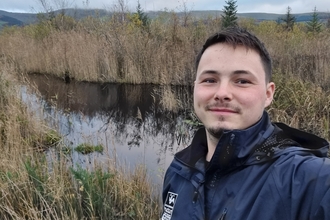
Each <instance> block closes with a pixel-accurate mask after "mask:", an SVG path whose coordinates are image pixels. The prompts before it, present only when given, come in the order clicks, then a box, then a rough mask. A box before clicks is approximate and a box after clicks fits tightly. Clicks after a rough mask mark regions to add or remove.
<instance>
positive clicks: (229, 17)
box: [221, 0, 237, 28]
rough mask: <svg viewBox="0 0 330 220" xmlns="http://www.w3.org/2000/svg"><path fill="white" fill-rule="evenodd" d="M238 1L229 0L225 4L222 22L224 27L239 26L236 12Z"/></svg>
mask: <svg viewBox="0 0 330 220" xmlns="http://www.w3.org/2000/svg"><path fill="white" fill-rule="evenodd" d="M236 3H237V2H236V1H235V0H228V1H226V4H227V5H225V6H224V10H223V13H224V14H223V15H221V17H222V22H221V25H222V27H223V28H226V27H230V26H237V16H236V12H237V5H236Z"/></svg>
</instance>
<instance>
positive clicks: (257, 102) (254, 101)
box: [239, 93, 265, 109]
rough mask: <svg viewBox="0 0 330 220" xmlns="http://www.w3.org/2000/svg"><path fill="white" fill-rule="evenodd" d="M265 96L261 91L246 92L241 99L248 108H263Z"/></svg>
mask: <svg viewBox="0 0 330 220" xmlns="http://www.w3.org/2000/svg"><path fill="white" fill-rule="evenodd" d="M264 100H265V96H262V95H260V93H259V94H258V93H252V94H251V93H245V95H244V96H242V97H241V98H240V100H239V102H240V104H241V105H242V106H245V107H248V108H254V109H255V108H263V107H264V103H265V102H264Z"/></svg>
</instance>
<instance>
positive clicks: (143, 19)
mask: <svg viewBox="0 0 330 220" xmlns="http://www.w3.org/2000/svg"><path fill="white" fill-rule="evenodd" d="M136 15H137V16H138V19H139V20H140V21H141V22H142V26H143V27H147V26H148V24H149V17H148V15H146V14H145V13H144V12H143V10H142V7H141V4H140V1H138V5H137V7H136Z"/></svg>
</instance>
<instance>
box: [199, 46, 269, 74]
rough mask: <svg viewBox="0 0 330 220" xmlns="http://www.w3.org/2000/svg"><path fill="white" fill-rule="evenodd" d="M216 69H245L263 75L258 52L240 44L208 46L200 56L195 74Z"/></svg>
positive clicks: (231, 70)
mask: <svg viewBox="0 0 330 220" xmlns="http://www.w3.org/2000/svg"><path fill="white" fill-rule="evenodd" d="M209 70H216V71H225V72H227V71H228V72H229V71H230V72H233V71H236V70H246V71H249V72H252V73H255V74H257V75H259V74H262V75H263V77H265V71H264V68H263V65H262V61H261V57H260V55H259V53H258V52H257V51H256V50H254V49H251V48H248V47H246V46H242V45H236V46H234V45H231V44H227V43H216V44H213V45H211V46H209V47H208V48H207V49H206V50H205V51H204V53H203V55H202V56H201V60H200V63H199V66H198V69H197V74H200V73H201V72H203V71H209Z"/></svg>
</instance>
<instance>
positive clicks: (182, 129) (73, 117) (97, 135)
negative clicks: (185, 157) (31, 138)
mask: <svg viewBox="0 0 330 220" xmlns="http://www.w3.org/2000/svg"><path fill="white" fill-rule="evenodd" d="M28 80H29V82H30V83H29V85H30V86H29V88H31V85H33V86H32V87H33V88H36V91H38V92H39V93H40V94H41V97H42V99H39V98H38V97H39V96H37V95H36V94H34V93H29V92H27V90H26V91H25V92H23V100H25V101H26V102H27V103H29V105H30V106H31V107H33V108H34V109H35V108H40V109H43V111H44V114H43V115H42V117H44V118H45V119H46V120H47V121H48V122H49V124H50V125H51V126H52V127H54V128H57V129H58V130H59V131H60V133H61V134H62V135H64V136H65V137H66V141H67V142H68V143H69V144H70V146H72V147H75V146H77V145H78V144H81V143H91V144H103V146H105V148H106V150H105V152H104V153H103V154H100V153H93V154H90V155H82V154H78V153H77V152H74V151H73V153H72V162H73V163H74V164H77V163H78V164H80V165H81V166H83V167H86V166H89V164H94V163H95V162H102V161H103V160H106V159H107V158H109V157H111V158H113V157H114V156H116V158H118V159H120V160H122V161H126V163H129V164H130V165H131V166H135V165H136V164H138V163H143V164H145V165H146V166H147V167H148V170H149V173H150V174H151V176H153V180H154V181H155V183H159V184H160V183H161V179H162V175H163V171H164V170H165V169H166V168H167V166H168V165H169V163H170V161H171V160H172V158H173V154H174V153H175V152H177V151H178V150H180V149H182V148H184V147H186V146H187V144H188V143H189V141H190V139H191V136H192V132H193V131H192V129H191V128H190V127H189V126H188V125H187V124H186V123H184V120H185V119H186V118H187V117H188V115H189V114H190V113H191V106H192V105H193V104H192V99H191V97H192V95H191V94H192V88H187V87H170V88H169V87H161V86H155V85H123V84H103V85H101V84H97V83H84V82H72V83H70V84H66V83H65V82H64V81H63V80H61V79H57V78H51V77H45V76H41V75H30V76H29V77H28ZM165 91H166V92H165ZM172 93H173V94H174V96H173V97H175V98H176V99H178V100H181V102H180V103H174V104H170V103H169V105H164V100H167V102H175V101H176V100H175V98H174V99H173V98H169V97H167V98H166V97H164V96H165V95H166V96H168V95H169V94H172ZM166 106H179V107H177V108H175V109H174V110H175V111H173V109H166V108H165V107H166ZM34 111H35V110H34Z"/></svg>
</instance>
